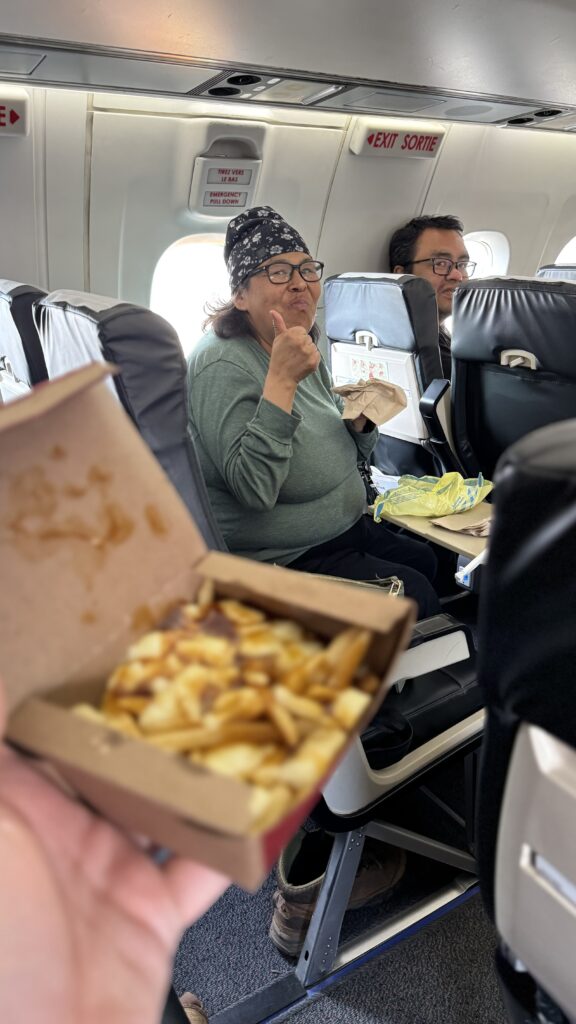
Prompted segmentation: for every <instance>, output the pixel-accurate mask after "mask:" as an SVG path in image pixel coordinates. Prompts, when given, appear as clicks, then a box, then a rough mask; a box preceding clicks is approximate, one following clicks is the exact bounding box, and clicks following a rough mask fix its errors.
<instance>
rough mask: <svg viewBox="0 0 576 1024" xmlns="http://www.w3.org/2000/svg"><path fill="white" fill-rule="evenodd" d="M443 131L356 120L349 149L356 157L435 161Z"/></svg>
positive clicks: (403, 123) (431, 126)
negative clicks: (418, 158) (424, 158)
mask: <svg viewBox="0 0 576 1024" xmlns="http://www.w3.org/2000/svg"><path fill="white" fill-rule="evenodd" d="M444 134H445V132H444V129H443V128H439V127H438V126H437V125H436V124H432V123H430V124H429V125H427V124H422V122H413V123H412V124H408V123H407V122H406V121H392V120H391V121H381V120H380V119H379V118H378V119H377V120H372V118H367V117H362V118H360V119H359V121H358V123H357V125H356V127H355V129H354V132H353V133H352V138H351V139H350V149H351V150H352V152H353V153H356V155H357V156H380V157H435V156H437V155H438V153H439V151H440V147H441V145H442V140H443V138H444Z"/></svg>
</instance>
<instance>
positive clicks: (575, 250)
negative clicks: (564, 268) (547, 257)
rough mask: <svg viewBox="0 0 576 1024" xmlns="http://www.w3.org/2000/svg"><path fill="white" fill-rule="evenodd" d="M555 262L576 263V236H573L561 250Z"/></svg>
mask: <svg viewBox="0 0 576 1024" xmlns="http://www.w3.org/2000/svg"><path fill="white" fill-rule="evenodd" d="M554 262H555V263H576V238H571V239H570V241H569V242H566V245H565V246H564V248H563V249H561V250H560V252H559V253H558V255H557V257H556V259H555V260H554Z"/></svg>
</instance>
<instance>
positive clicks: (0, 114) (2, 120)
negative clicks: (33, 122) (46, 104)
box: [0, 88, 30, 139]
mask: <svg viewBox="0 0 576 1024" xmlns="http://www.w3.org/2000/svg"><path fill="white" fill-rule="evenodd" d="M29 102H30V100H29V97H28V93H27V92H26V91H25V90H24V89H13V88H8V89H0V139H2V138H4V136H7V135H27V134H28V119H29V112H28V107H29Z"/></svg>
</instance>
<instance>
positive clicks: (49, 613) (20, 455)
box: [0, 364, 413, 888]
mask: <svg viewBox="0 0 576 1024" xmlns="http://www.w3.org/2000/svg"><path fill="white" fill-rule="evenodd" d="M108 373H109V369H108V368H107V367H105V366H102V365H96V364H93V365H91V366H89V367H87V368H85V369H83V370H80V371H77V372H75V373H72V374H69V375H67V376H66V377H62V378H60V379H59V380H56V381H53V382H51V383H50V384H46V385H43V386H42V387H40V388H39V389H37V390H36V391H35V392H34V393H33V394H32V395H31V396H30V397H26V398H24V399H21V400H19V401H16V402H14V403H12V404H10V405H7V406H4V407H2V408H1V409H0V566H1V572H2V586H1V588H0V677H2V678H3V680H4V684H5V686H6V690H7V697H8V709H9V712H10V719H9V726H8V738H9V739H10V740H11V741H12V742H13V743H14V744H16V745H18V746H19V747H21V748H22V749H23V750H26V751H29V752H31V753H33V754H36V755H39V756H41V757H43V758H46V759H47V760H48V761H50V762H51V763H52V764H53V765H55V766H56V767H57V768H58V770H59V772H60V774H61V775H62V776H63V777H64V778H65V779H66V780H67V781H68V782H69V783H70V784H71V785H72V786H73V787H74V788H75V789H76V790H77V791H78V792H79V793H80V794H81V795H82V797H83V798H84V799H86V800H87V801H88V802H89V803H90V804H92V805H93V806H94V807H95V808H97V809H99V810H100V811H101V812H102V813H103V814H105V815H106V816H107V817H108V818H110V819H111V820H113V821H116V822H118V823H119V824H121V825H122V826H123V827H124V828H126V829H130V830H134V831H135V832H138V833H141V834H144V835H146V836H148V837H149V838H150V839H151V840H153V841H154V842H156V843H158V844H161V845H162V846H165V847H167V848H169V849H170V850H173V851H175V852H178V853H181V854H185V855H188V856H191V857H193V858H195V859H198V860H201V861H204V862H206V863H209V864H211V865H212V866H214V867H215V868H217V869H219V870H221V871H222V872H223V873H225V874H227V875H229V876H230V877H231V878H232V879H233V880H234V881H237V882H239V883H240V884H241V885H244V886H246V887H248V888H254V887H256V886H257V885H258V884H259V883H260V882H261V881H262V880H263V878H264V877H265V875H266V874H267V872H268V870H269V869H270V867H271V865H272V863H273V862H274V860H275V859H276V858H277V856H278V854H279V851H280V849H281V848H282V846H283V845H285V843H286V842H287V841H288V839H289V838H290V836H291V835H292V834H293V832H294V831H295V829H296V827H297V826H298V824H299V823H300V821H301V820H302V819H303V817H304V816H305V815H306V813H307V812H308V810H309V809H310V807H311V806H313V805H314V803H315V802H316V800H317V798H318V794H317V793H316V794H311V795H310V796H309V798H308V799H307V800H305V801H304V802H303V803H301V804H300V805H299V806H298V807H296V808H295V809H294V810H293V811H292V812H291V813H290V814H289V815H288V817H287V818H285V819H283V820H282V821H280V822H279V823H278V824H277V825H275V826H274V828H272V829H271V830H270V831H268V832H266V833H264V834H260V835H254V834H251V833H250V831H249V823H250V816H249V812H248V796H249V788H248V786H247V785H246V784H245V783H243V782H240V781H238V782H237V781H236V780H234V779H230V778H227V777H224V776H218V775H215V774H211V773H208V772H207V771H206V770H204V769H200V768H199V767H198V766H196V765H193V764H191V763H190V762H189V761H187V760H186V759H184V758H183V757H173V756H168V755H166V754H165V753H164V752H163V751H161V750H158V749H156V748H154V747H153V746H150V745H148V744H146V743H143V742H141V741H139V740H133V739H130V738H128V737H126V736H124V735H122V734H121V733H118V732H116V731H114V730H112V729H109V728H107V727H103V726H101V725H99V724H98V723H93V722H90V721H87V720H84V719H81V718H79V717H78V716H76V715H73V714H72V713H71V712H70V711H69V710H68V709H69V708H70V706H72V705H74V704H75V703H77V702H78V701H86V700H88V701H90V702H93V703H97V702H98V700H99V698H100V696H101V694H102V692H103V689H104V684H105V679H106V677H107V675H108V674H109V673H110V671H111V670H112V669H113V668H114V667H115V666H116V664H117V663H118V662H119V661H120V660H121V659H122V657H123V655H124V653H125V650H126V648H127V646H128V645H129V644H130V643H132V642H133V641H134V640H135V638H136V637H137V636H139V635H141V634H142V633H143V632H145V631H146V630H147V629H150V628H151V627H152V625H154V624H155V623H156V622H159V621H161V620H162V618H163V617H164V615H165V614H166V612H167V611H168V610H169V609H170V608H171V607H173V606H174V604H175V603H176V602H178V601H181V600H191V599H193V597H194V595H195V593H196V592H197V589H198V587H199V586H200V585H201V583H202V580H203V579H204V578H205V577H210V578H211V579H212V580H213V581H214V582H215V584H216V589H217V593H219V594H220V595H222V594H224V595H226V596H232V597H236V598H239V599H240V600H245V601H247V602H249V603H251V604H254V605H256V606H258V607H261V608H263V609H265V610H267V611H269V612H270V613H272V614H276V615H279V616H282V617H290V618H294V619H295V620H297V621H299V622H301V623H303V625H305V626H306V627H307V628H309V629H312V630H314V631H315V632H317V633H318V634H320V635H322V636H324V637H330V636H333V635H334V634H335V633H337V632H339V631H340V630H341V629H342V628H344V627H345V626H348V625H359V626H361V627H366V628H369V629H372V630H374V632H375V637H374V641H373V644H372V647H371V649H370V652H369V662H370V665H371V667H372V668H373V669H374V670H376V671H377V672H378V674H379V675H380V676H381V677H382V678H383V683H382V687H381V689H380V691H379V693H378V694H377V695H376V696H375V698H374V701H373V703H372V704H371V707H370V709H369V713H368V714H367V715H366V716H365V720H368V719H369V718H371V717H372V716H373V714H374V712H375V711H376V709H377V707H378V706H379V704H380V703H381V700H382V698H383V696H384V694H385V692H386V689H387V685H388V684H387V678H389V672H390V668H391V665H392V662H393V660H394V658H395V656H396V655H397V653H398V652H399V651H400V650H402V648H403V647H404V645H405V643H406V641H407V637H408V635H409V630H410V625H411V622H412V620H413V606H412V604H411V602H409V601H403V600H398V599H393V598H388V597H385V596H384V595H382V594H381V593H378V592H375V593H374V594H372V593H370V592H369V590H366V589H361V588H357V589H356V588H355V589H354V593H353V598H351V588H350V587H349V586H347V585H346V584H338V583H330V582H326V581H325V580H316V579H315V578H314V577H311V576H308V575H304V574H302V573H297V572H292V571H290V570H287V569H283V568H278V567H275V566H270V565H262V564H259V563H257V562H253V561H249V560H246V559H240V558H236V557H234V556H232V555H227V554H222V553H220V552H213V551H207V549H206V547H205V544H204V542H203V540H202V538H201V536H200V534H199V533H198V530H197V528H196V527H195V525H194V523H193V522H192V520H191V518H190V516H189V513H188V511H187V509H186V508H185V506H184V505H183V503H182V501H181V500H180V498H179V497H178V495H177V494H176V492H175V490H174V489H173V487H172V485H171V484H170V483H169V481H168V480H167V478H166V476H165V475H164V473H163V471H162V469H161V468H160V466H159V465H158V463H157V461H156V459H155V458H154V457H153V456H152V454H151V453H150V451H149V450H148V448H147V446H146V445H145V443H144V442H143V440H142V439H141V437H140V435H139V434H138V432H137V431H136V430H135V428H134V427H133V425H132V424H131V423H130V421H129V419H128V417H127V415H126V413H125V412H124V410H123V409H122V408H121V407H120V405H119V404H118V403H117V402H116V400H115V399H114V397H113V396H112V395H111V394H110V392H109V390H108V388H107V387H106V386H105V384H104V381H105V380H106V376H107V374H108ZM363 724H364V720H363V722H362V723H361V725H362V726H363Z"/></svg>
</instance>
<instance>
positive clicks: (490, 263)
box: [444, 231, 510, 333]
mask: <svg viewBox="0 0 576 1024" xmlns="http://www.w3.org/2000/svg"><path fill="white" fill-rule="evenodd" d="M464 242H465V245H466V248H467V250H468V253H469V256H470V259H471V260H472V261H473V262H474V263H475V264H476V270H475V271H474V274H473V275H472V276H473V277H474V278H478V277H492V276H493V275H494V276H496V275H498V274H505V273H506V271H507V270H508V264H509V263H510V244H509V242H508V239H507V238H506V235H504V234H502V232H501V231H469V232H468V234H465V235H464ZM444 326H445V327H446V329H447V330H448V332H449V333H450V332H451V331H452V317H451V316H449V317H447V318H446V320H445V321H444Z"/></svg>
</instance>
